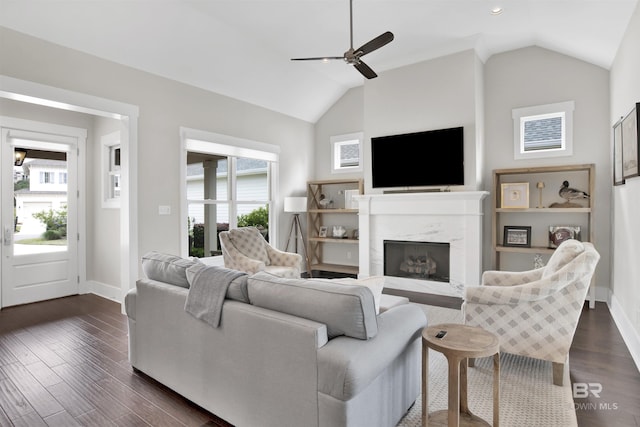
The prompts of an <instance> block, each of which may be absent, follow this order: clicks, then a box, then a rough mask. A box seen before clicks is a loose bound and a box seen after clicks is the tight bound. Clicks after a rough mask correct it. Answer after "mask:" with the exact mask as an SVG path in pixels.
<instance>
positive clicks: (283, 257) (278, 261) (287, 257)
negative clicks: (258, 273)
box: [266, 245, 302, 270]
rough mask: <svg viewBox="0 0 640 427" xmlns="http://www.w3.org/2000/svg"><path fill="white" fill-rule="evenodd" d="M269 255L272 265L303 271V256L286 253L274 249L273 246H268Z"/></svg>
mask: <svg viewBox="0 0 640 427" xmlns="http://www.w3.org/2000/svg"><path fill="white" fill-rule="evenodd" d="M266 247H267V255H268V256H269V260H270V261H271V264H272V265H281V266H283V267H294V268H297V269H299V270H301V266H302V255H300V254H296V253H293V252H284V251H281V250H279V249H276V248H274V247H273V246H271V245H266Z"/></svg>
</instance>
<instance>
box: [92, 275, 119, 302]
mask: <svg viewBox="0 0 640 427" xmlns="http://www.w3.org/2000/svg"><path fill="white" fill-rule="evenodd" d="M86 289H87V293H91V294H96V295H98V296H100V297H102V298H106V299H109V300H111V301H114V302H117V303H118V304H121V303H122V300H121V298H120V295H121V293H122V291H121V289H120V288H119V287H117V286H113V285H107V284H106V283H102V282H98V281H96V280H87V286H86Z"/></svg>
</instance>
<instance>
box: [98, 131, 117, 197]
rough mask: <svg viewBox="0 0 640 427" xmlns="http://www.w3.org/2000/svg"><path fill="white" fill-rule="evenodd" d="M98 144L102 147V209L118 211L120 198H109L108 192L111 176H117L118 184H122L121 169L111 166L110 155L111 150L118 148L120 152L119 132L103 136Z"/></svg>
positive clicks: (111, 157) (109, 193) (109, 192)
mask: <svg viewBox="0 0 640 427" xmlns="http://www.w3.org/2000/svg"><path fill="white" fill-rule="evenodd" d="M100 144H101V146H102V173H101V175H102V208H103V209H118V208H120V196H118V197H111V191H110V190H111V177H112V175H119V176H120V179H119V182H120V184H122V173H121V167H120V166H118V167H117V168H116V167H115V165H113V164H112V159H113V156H112V155H111V152H112V150H115V149H117V148H120V150H122V145H121V141H120V131H116V132H112V133H109V134H107V135H103V136H102V137H101V138H100ZM121 191H122V187H121ZM121 194H122V193H121Z"/></svg>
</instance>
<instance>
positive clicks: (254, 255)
mask: <svg viewBox="0 0 640 427" xmlns="http://www.w3.org/2000/svg"><path fill="white" fill-rule="evenodd" d="M229 239H231V242H232V243H233V245H234V246H235V247H236V249H238V250H239V251H240V252H242V253H243V254H244V255H246V256H247V257H249V258H251V259H257V260H258V261H262V262H264V265H269V264H270V263H271V262H270V261H269V255H268V254H267V248H266V247H265V243H266V241H265V240H264V238H263V237H262V235H261V234H260V231H259V230H258V229H257V228H256V227H242V228H234V229H232V230H229Z"/></svg>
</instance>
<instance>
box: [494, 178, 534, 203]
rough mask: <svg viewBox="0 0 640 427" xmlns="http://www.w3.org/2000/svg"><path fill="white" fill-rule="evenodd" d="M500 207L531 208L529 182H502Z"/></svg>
mask: <svg viewBox="0 0 640 427" xmlns="http://www.w3.org/2000/svg"><path fill="white" fill-rule="evenodd" d="M500 188H501V191H500V195H501V197H500V207H501V208H503V209H528V208H529V183H528V182H508V183H503V184H501V187H500Z"/></svg>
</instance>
